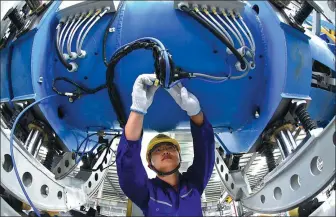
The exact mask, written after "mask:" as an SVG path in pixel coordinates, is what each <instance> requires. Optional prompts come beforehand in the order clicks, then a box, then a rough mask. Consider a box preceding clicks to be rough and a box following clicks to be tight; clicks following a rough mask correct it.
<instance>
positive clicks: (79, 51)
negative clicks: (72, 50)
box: [77, 7, 110, 56]
mask: <svg viewBox="0 0 336 217" xmlns="http://www.w3.org/2000/svg"><path fill="white" fill-rule="evenodd" d="M109 10H110V8H109V7H107V8H105V9H104V11H103V12H101V13H100V14H98V16H97V17H96V19H95V20H94V21H93V22H92V23H91V25H90V26H89V27H88V28H87V29H86V31H85V33H84V35H83V37H82V39H81V41H80V42H79V45H78V47H77V54H78V56H82V55H83V51H82V46H83V42H84V40H85V38H86V36H87V34H88V33H89V31H90V30H91V28H92V27H93V26H94V25H95V24H96V23H97V22H98V20H99V19H100V18H102V17H103V16H104V15H105V14H106V13H107V12H108V11H109Z"/></svg>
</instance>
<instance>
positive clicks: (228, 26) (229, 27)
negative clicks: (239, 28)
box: [216, 13, 244, 47]
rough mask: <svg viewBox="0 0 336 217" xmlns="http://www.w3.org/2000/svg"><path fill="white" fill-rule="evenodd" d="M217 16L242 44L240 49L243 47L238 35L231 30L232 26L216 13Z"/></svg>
mask: <svg viewBox="0 0 336 217" xmlns="http://www.w3.org/2000/svg"><path fill="white" fill-rule="evenodd" d="M216 16H217V18H218V19H219V20H220V21H221V22H222V23H223V24H224V25H225V26H226V28H228V29H229V30H230V32H231V33H232V34H233V35H234V36H235V37H236V39H237V41H238V43H239V44H240V47H243V46H244V45H243V43H242V42H241V40H240V38H239V36H238V35H237V33H236V32H235V31H234V30H233V29H232V28H231V26H230V25H228V24H227V23H226V22H225V21H224V20H223V19H222V18H221V17H220V16H219V15H218V14H217V13H216Z"/></svg>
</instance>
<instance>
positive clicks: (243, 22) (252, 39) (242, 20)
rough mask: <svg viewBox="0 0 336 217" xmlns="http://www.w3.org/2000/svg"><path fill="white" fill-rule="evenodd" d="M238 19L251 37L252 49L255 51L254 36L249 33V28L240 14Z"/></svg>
mask: <svg viewBox="0 0 336 217" xmlns="http://www.w3.org/2000/svg"><path fill="white" fill-rule="evenodd" d="M239 19H240V20H241V22H242V24H243V25H244V27H245V29H246V30H247V33H248V34H249V36H250V38H251V41H252V44H253V45H252V50H253V51H255V50H256V46H255V41H254V38H253V35H252V34H251V31H250V29H249V28H248V27H247V25H246V23H245V21H244V19H243V17H242V16H240V15H239Z"/></svg>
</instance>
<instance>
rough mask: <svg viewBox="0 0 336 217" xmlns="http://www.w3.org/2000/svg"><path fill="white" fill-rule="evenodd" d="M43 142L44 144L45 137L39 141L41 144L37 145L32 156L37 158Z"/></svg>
mask: <svg viewBox="0 0 336 217" xmlns="http://www.w3.org/2000/svg"><path fill="white" fill-rule="evenodd" d="M42 142H43V137H42V138H41V139H40V140H39V142H38V143H37V146H36V148H35V150H34V151H33V153H32V155H33V156H34V157H35V158H36V157H37V155H38V153H39V151H40V148H41V145H42Z"/></svg>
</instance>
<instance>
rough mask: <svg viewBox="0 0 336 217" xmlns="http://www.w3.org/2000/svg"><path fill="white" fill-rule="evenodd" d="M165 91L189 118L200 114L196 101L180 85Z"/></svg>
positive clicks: (199, 107) (198, 104)
mask: <svg viewBox="0 0 336 217" xmlns="http://www.w3.org/2000/svg"><path fill="white" fill-rule="evenodd" d="M167 91H168V92H169V94H170V95H171V96H172V97H173V98H174V100H175V101H176V103H177V104H178V105H179V106H180V107H181V109H183V110H184V111H186V112H187V114H188V115H189V116H194V115H197V114H198V113H200V112H201V106H200V103H199V101H198V99H197V98H196V97H195V96H194V95H193V94H192V93H190V92H188V90H187V89H186V88H185V87H183V86H182V84H181V83H178V84H177V85H175V86H174V87H172V88H170V89H168V90H167Z"/></svg>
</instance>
